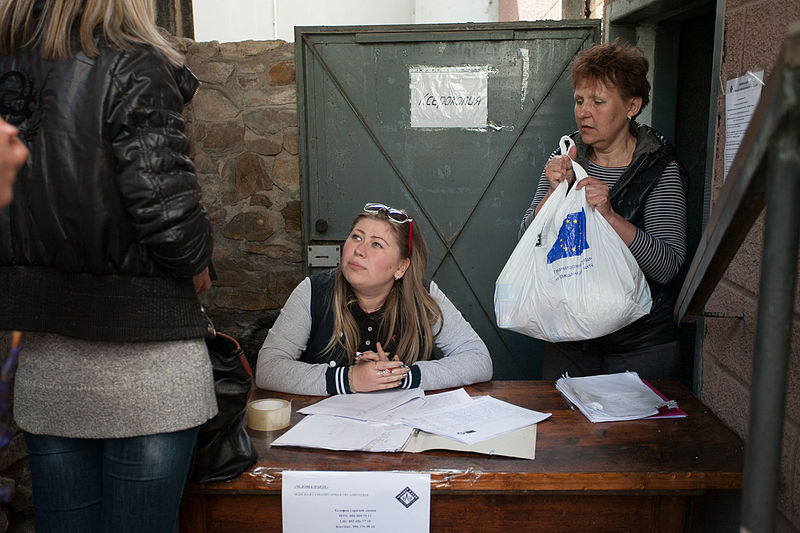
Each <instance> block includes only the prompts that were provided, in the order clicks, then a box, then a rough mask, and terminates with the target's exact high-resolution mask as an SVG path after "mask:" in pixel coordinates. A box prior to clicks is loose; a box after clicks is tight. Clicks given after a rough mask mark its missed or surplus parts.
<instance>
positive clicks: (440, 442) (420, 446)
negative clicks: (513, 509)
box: [272, 415, 536, 459]
mask: <svg viewBox="0 0 800 533" xmlns="http://www.w3.org/2000/svg"><path fill="white" fill-rule="evenodd" d="M272 445H273V446H301V447H304V448H323V449H326V450H342V451H363V452H410V453H419V452H424V451H427V450H455V451H462V452H474V453H482V454H486V455H502V456H505V457H518V458H521V459H533V458H534V455H535V451H536V424H531V425H529V426H525V427H522V428H519V429H516V430H514V431H510V432H508V433H503V434H502V435H498V436H496V437H492V438H490V439H487V440H484V441H481V442H476V443H473V444H466V443H464V442H459V441H457V440H455V439H451V438H448V437H442V436H440V435H434V434H433V433H428V432H426V431H422V430H420V429H416V428H412V427H409V426H404V425H385V424H375V423H371V422H365V421H361V420H354V419H349V418H342V417H338V416H330V415H308V416H306V417H305V418H303V419H302V420H301V421H300V422H298V423H297V424H296V425H295V426H294V427H292V429H290V430H289V431H287V432H286V433H284V434H283V435H281V436H280V437H278V438H277V439H275V440H274V441H273V442H272Z"/></svg>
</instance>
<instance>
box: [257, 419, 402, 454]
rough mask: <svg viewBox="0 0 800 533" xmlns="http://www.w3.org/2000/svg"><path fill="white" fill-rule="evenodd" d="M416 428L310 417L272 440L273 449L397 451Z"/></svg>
mask: <svg viewBox="0 0 800 533" xmlns="http://www.w3.org/2000/svg"><path fill="white" fill-rule="evenodd" d="M413 431H414V428H411V427H408V426H403V425H391V426H387V425H384V424H373V423H370V422H363V421H360V420H353V419H350V418H342V417H338V416H329V415H309V416H306V417H305V418H303V419H302V420H301V421H300V422H298V423H297V424H295V425H294V426H293V427H292V428H291V429H290V430H289V431H287V432H286V433H284V434H283V435H281V436H280V437H278V438H277V439H275V440H274V441H272V445H273V446H301V447H304V448H323V449H325V450H358V451H363V452H396V451H399V450H400V449H401V448H402V447H403V445H404V444H405V443H406V441H407V440H408V438H409V437H410V436H411V433H412V432H413Z"/></svg>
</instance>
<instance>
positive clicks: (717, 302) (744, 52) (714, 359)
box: [702, 0, 800, 532]
mask: <svg viewBox="0 0 800 533" xmlns="http://www.w3.org/2000/svg"><path fill="white" fill-rule="evenodd" d="M798 18H800V0H785V1H780V2H765V1H762V0H727V1H726V2H725V16H724V43H723V57H722V61H721V72H720V73H719V76H720V80H721V81H722V86H723V89H722V90H724V82H725V80H728V79H730V78H735V77H738V76H741V75H743V74H745V72H747V71H748V70H760V69H764V71H765V75H766V76H769V74H770V72H771V69H772V65H773V63H774V62H775V59H776V58H777V57H778V53H779V51H780V46H781V42H782V40H783V37H784V34H785V32H786V28H787V26H788V24H789V23H790V22H791V21H793V20H797V19H798ZM724 106H725V101H724V95H723V94H720V95H719V102H718V115H717V116H718V120H717V124H718V127H717V131H716V149H715V164H714V180H713V186H712V188H713V190H712V210H713V209H714V202H715V201H716V199H717V197H718V195H719V191H720V189H721V187H722V184H723V183H722V171H723V168H724V167H723V153H724V147H725V113H724V110H725V107H724ZM763 221H764V217H763V214H762V216H761V218H760V219H759V220H758V222H757V223H756V224H755V225H754V226H753V228H752V229H751V231H750V234H749V235H748V237H747V239H746V241H745V242H744V244H743V245H742V247H741V249H740V250H739V252H738V254H737V255H736V258H735V259H734V261H733V262H732V263H731V265H730V267H729V268H728V271H727V273H726V274H725V276H724V278H723V279H722V281H721V282H720V284H719V285H718V287H717V289H716V290H715V291H714V294H713V295H712V297H711V299H710V300H709V301H708V304H707V305H706V310H707V311H715V312H723V313H732V314H743V315H744V316H743V318H741V319H738V318H707V319H706V321H705V323H706V328H705V339H704V344H703V369H702V371H703V386H702V400H703V402H704V403H706V404H707V405H708V406H710V407H711V408H712V409H713V410H714V412H715V413H716V414H717V415H718V416H719V417H720V418H721V419H722V420H723V421H724V422H725V423H726V424H727V425H728V426H730V427H731V428H732V429H733V430H734V431H735V432H736V433H737V434H739V435H740V436H741V437H742V438H746V437H747V425H748V405H749V400H750V382H751V377H752V365H753V347H754V342H755V329H756V313H757V303H758V302H757V299H758V287H759V276H760V268H761V251H762V244H763V238H762V236H763ZM798 296H799V298H798V300H797V302H800V293H799V294H798ZM792 336H793V338H792V354H791V362H790V366H789V375H788V376H787V380H788V391H787V397H786V417H785V420H784V437H783V456H782V462H781V476H780V496H779V517H778V528H777V530H778V531H781V532H788V531H798V530H800V342H798V341H800V305H796V306H795V320H794V326H793V328H792Z"/></svg>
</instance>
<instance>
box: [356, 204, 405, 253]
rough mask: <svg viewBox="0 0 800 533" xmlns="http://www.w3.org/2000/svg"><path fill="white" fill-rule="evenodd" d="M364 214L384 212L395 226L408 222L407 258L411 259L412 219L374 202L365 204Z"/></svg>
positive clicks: (398, 211) (403, 213) (396, 210)
mask: <svg viewBox="0 0 800 533" xmlns="http://www.w3.org/2000/svg"><path fill="white" fill-rule="evenodd" d="M364 212H365V213H368V214H370V215H374V214H377V213H381V212H384V213H386V216H387V217H389V220H391V221H392V222H396V223H397V224H405V223H406V222H408V256H409V257H411V223H412V222H413V221H414V219H413V218H411V217H410V216H408V214H407V213H405V212H403V211H400V210H399V209H395V208H394V207H389V206H388V205H383V204H379V203H374V202H369V203H367V204H366V205H365V206H364Z"/></svg>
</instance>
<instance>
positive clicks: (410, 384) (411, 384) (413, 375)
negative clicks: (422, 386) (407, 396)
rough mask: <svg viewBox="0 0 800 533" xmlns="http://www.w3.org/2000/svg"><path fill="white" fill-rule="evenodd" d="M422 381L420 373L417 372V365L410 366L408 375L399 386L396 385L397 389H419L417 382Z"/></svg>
mask: <svg viewBox="0 0 800 533" xmlns="http://www.w3.org/2000/svg"><path fill="white" fill-rule="evenodd" d="M421 379H422V373H421V372H420V370H419V367H418V366H417V365H411V367H410V368H409V372H408V374H406V375H405V376H403V380H402V381H400V385H398V387H397V388H398V389H416V388H417V387H419V382H420V380H421Z"/></svg>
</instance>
